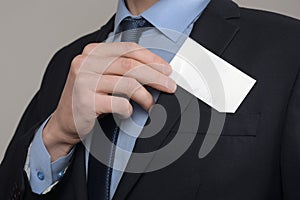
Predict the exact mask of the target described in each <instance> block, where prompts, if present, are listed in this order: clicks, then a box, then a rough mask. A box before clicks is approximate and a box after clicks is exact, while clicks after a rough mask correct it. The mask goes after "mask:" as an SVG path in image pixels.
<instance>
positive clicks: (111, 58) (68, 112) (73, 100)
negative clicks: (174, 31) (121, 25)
mask: <svg viewBox="0 0 300 200" xmlns="http://www.w3.org/2000/svg"><path fill="white" fill-rule="evenodd" d="M171 72H172V69H171V66H170V65H169V64H168V63H166V62H165V61H164V60H163V59H162V58H160V57H159V56H157V55H155V54H153V53H152V52H150V51H149V50H147V49H145V48H143V47H140V46H138V45H137V44H134V43H100V44H99V43H96V44H89V45H87V46H86V47H85V49H84V51H83V52H82V54H81V55H78V56H77V57H75V58H74V60H73V61H72V64H71V68H70V71H69V75H68V78H67V81H66V84H65V88H64V90H63V93H62V96H61V99H60V102H59V104H58V107H57V109H56V110H55V112H54V113H53V115H52V117H51V119H50V120H49V122H48V124H47V126H46V127H45V129H44V132H43V140H44V143H45V146H46V148H47V150H48V152H49V153H50V155H51V160H52V161H55V160H57V159H58V158H59V157H62V156H64V155H66V154H67V153H68V152H69V151H70V150H71V148H72V147H73V146H74V145H75V144H77V143H78V142H80V138H84V137H85V136H86V135H87V134H88V133H89V132H90V131H91V130H92V128H93V126H94V124H95V119H96V118H97V117H98V116H99V115H101V114H105V113H116V114H119V115H121V116H123V117H129V116H130V115H131V113H132V106H131V104H130V103H129V100H128V99H126V98H123V97H121V95H123V96H124V95H125V96H127V97H129V98H131V99H132V100H133V101H135V102H137V103H138V104H140V105H141V106H142V107H143V108H144V109H145V110H149V109H150V108H151V106H152V105H153V104H154V100H153V97H152V95H151V94H150V93H149V92H148V91H147V90H146V89H145V87H143V85H148V86H150V87H153V88H155V89H157V90H160V91H162V92H167V93H174V92H175V90H176V83H175V82H174V81H173V80H172V79H171V78H169V77H168V76H169V75H170V74H171ZM111 94H120V95H117V96H116V95H111ZM75 124H76V125H75ZM79 135H80V136H79Z"/></svg>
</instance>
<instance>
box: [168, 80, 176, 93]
mask: <svg viewBox="0 0 300 200" xmlns="http://www.w3.org/2000/svg"><path fill="white" fill-rule="evenodd" d="M168 88H169V89H170V90H171V92H175V91H176V89H177V85H176V82H175V81H174V80H173V79H170V80H169V81H168Z"/></svg>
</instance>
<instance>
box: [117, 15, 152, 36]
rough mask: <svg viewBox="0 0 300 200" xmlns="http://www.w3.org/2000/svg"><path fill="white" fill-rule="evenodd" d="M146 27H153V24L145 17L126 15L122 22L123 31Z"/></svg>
mask: <svg viewBox="0 0 300 200" xmlns="http://www.w3.org/2000/svg"><path fill="white" fill-rule="evenodd" d="M146 27H152V24H150V23H149V22H148V21H147V20H145V19H144V18H142V17H140V18H133V17H126V18H125V19H123V21H122V22H121V24H120V29H121V32H122V31H128V30H133V29H139V28H146Z"/></svg>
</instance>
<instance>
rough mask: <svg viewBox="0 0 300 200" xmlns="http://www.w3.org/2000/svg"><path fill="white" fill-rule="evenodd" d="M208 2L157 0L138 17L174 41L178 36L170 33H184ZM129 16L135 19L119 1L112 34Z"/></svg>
mask: <svg viewBox="0 0 300 200" xmlns="http://www.w3.org/2000/svg"><path fill="white" fill-rule="evenodd" d="M209 2H210V0H184V1H183V0H159V1H158V2H157V3H156V4H154V5H153V6H152V7H150V8H149V9H148V10H146V11H145V12H143V13H142V14H141V15H140V16H141V17H143V18H145V19H146V20H148V21H149V22H150V23H151V24H152V25H153V26H154V27H155V28H157V29H158V30H159V31H160V32H162V33H163V34H164V35H166V36H167V37H168V38H170V39H172V40H173V41H176V40H177V39H178V34H172V32H173V31H175V32H179V33H184V31H185V30H186V29H187V28H188V27H189V26H190V25H191V24H192V23H193V22H194V21H195V20H196V19H197V17H198V16H199V15H200V14H201V13H202V12H203V10H204V9H205V8H206V6H207V5H208V3H209ZM129 16H131V17H136V16H132V14H131V13H130V12H129V10H128V9H127V6H126V4H125V0H119V4H118V9H117V13H116V18H115V29H114V33H116V32H117V30H118V28H119V25H120V23H121V21H122V20H123V19H124V18H126V17H129ZM170 30H171V31H170ZM173 33H174V32H173Z"/></svg>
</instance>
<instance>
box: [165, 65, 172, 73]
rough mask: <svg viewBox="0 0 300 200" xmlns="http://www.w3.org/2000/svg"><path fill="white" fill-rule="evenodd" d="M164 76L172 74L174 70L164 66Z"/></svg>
mask: <svg viewBox="0 0 300 200" xmlns="http://www.w3.org/2000/svg"><path fill="white" fill-rule="evenodd" d="M163 70H164V74H167V75H168V74H170V73H171V72H172V68H171V66H169V65H164V69H163Z"/></svg>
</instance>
